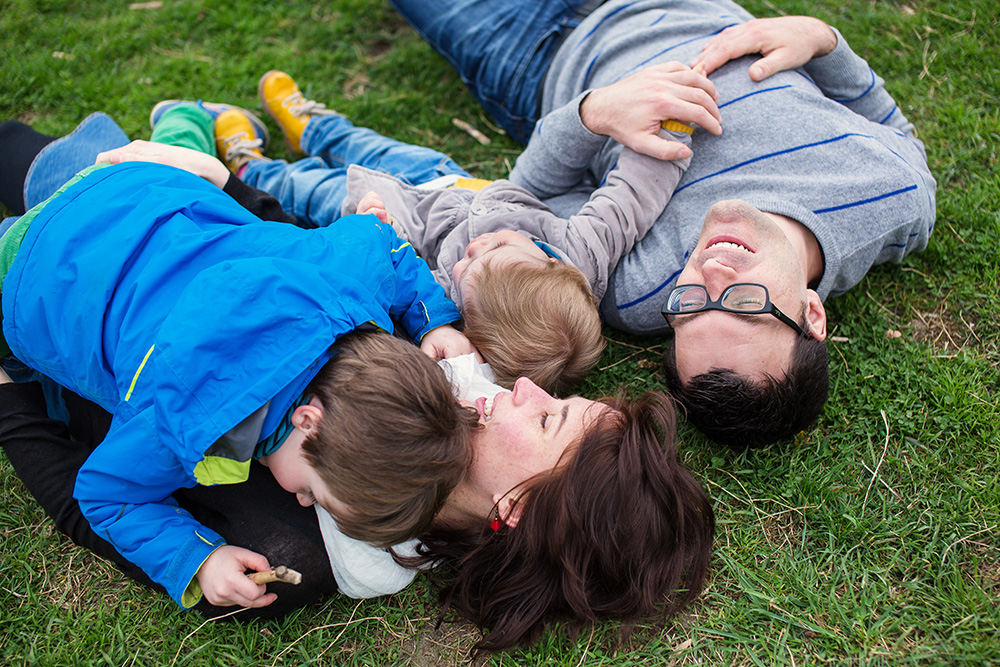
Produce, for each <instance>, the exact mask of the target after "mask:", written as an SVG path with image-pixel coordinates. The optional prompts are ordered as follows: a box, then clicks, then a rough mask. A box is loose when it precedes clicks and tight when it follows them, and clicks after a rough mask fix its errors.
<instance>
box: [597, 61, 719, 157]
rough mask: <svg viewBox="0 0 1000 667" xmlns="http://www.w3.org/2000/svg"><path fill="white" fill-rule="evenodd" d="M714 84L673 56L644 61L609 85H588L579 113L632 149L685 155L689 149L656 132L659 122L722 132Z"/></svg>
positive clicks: (668, 155)
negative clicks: (654, 62) (667, 60)
mask: <svg viewBox="0 0 1000 667" xmlns="http://www.w3.org/2000/svg"><path fill="white" fill-rule="evenodd" d="M718 97H719V95H718V93H717V92H716V90H715V84H713V83H712V82H711V81H709V80H708V78H707V77H705V76H704V75H703V74H701V73H700V72H696V71H694V70H693V69H691V68H690V67H688V66H687V65H682V64H681V63H678V62H670V63H663V64H661V65H654V66H652V67H647V68H646V69H644V70H641V71H639V72H636V73H635V74H632V75H629V76H627V77H625V78H624V79H622V80H621V81H617V82H615V83H613V84H611V85H609V86H605V87H603V88H598V89H596V90H594V91H591V93H590V94H589V95H587V97H586V98H584V100H583V102H582V103H581V104H580V119H581V120H582V121H583V124H584V126H586V128H587V129H588V130H590V131H591V132H593V133H595V134H604V135H607V136H609V137H611V138H613V139H614V140H615V141H617V142H618V143H620V144H624V145H625V146H628V147H629V148H631V149H632V150H634V151H636V152H638V153H643V154H645V155H649V156H651V157H655V158H659V159H661V160H677V159H683V158H686V157H689V156H690V155H691V151H690V149H688V147H687V146H685V145H684V144H682V143H680V142H678V141H667V140H666V139H662V138H660V137H658V136H656V135H657V133H658V132H659V131H660V122H661V121H664V120H677V121H681V122H683V123H688V124H692V123H693V124H697V125H700V126H701V127H703V128H704V129H706V130H707V131H709V132H711V133H712V134H722V122H721V121H722V116H721V115H720V114H719V108H718V107H717V106H716V104H715V101H716V100H717V99H718Z"/></svg>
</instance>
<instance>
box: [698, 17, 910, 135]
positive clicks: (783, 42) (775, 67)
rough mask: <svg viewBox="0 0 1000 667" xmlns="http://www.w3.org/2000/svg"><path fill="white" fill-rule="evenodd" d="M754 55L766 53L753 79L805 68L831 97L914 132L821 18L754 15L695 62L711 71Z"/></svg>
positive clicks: (720, 37)
mask: <svg viewBox="0 0 1000 667" xmlns="http://www.w3.org/2000/svg"><path fill="white" fill-rule="evenodd" d="M754 53H759V54H761V56H762V57H761V58H760V60H757V61H755V62H754V63H753V64H752V65H751V66H750V78H751V79H753V80H754V81H763V80H764V79H766V78H768V77H769V76H771V75H773V74H776V73H777V72H782V71H785V70H791V69H795V68H798V67H802V68H803V69H804V70H805V71H806V73H808V74H809V76H810V77H812V79H813V81H814V82H815V83H816V85H817V86H819V88H820V90H822V91H823V94H824V95H825V96H826V97H828V98H830V99H831V100H833V101H835V102H838V103H840V104H843V105H844V106H846V107H847V108H849V109H850V110H851V111H853V112H854V113H856V114H859V115H861V116H864V117H865V118H867V119H868V120H870V121H872V122H874V123H879V124H882V125H888V126H891V127H895V128H898V129H899V130H901V131H903V132H905V133H906V134H908V135H911V136H912V134H913V125H912V124H911V123H910V122H909V121H907V120H906V118H904V117H903V115H902V114H901V113H900V112H899V109H898V107H897V106H896V103H895V101H894V100H893V99H892V97H891V96H890V95H889V93H888V92H886V90H885V82H884V81H883V80H882V79H881V78H879V76H878V75H876V74H875V72H874V71H873V70H872V69H871V67H869V66H868V63H867V62H865V60H864V59H863V58H861V57H860V56H858V55H857V54H855V53H854V52H853V51H852V50H851V48H850V46H849V45H848V44H847V41H846V40H845V39H844V37H843V35H841V34H840V32H838V31H837V30H836V28H833V27H831V26H829V25H827V24H826V23H824V22H823V21H821V20H819V19H817V18H812V17H810V16H783V17H779V18H767V19H754V20H753V21H748V22H747V23H743V24H741V25H737V26H732V27H730V28H726V29H725V30H723V31H722V32H721V33H719V34H718V35H716V36H715V37H714V38H712V40H711V41H709V42H708V43H707V44H706V45H705V47H704V48H703V50H702V52H701V54H699V55H698V57H697V58H696V59H695V60H694V62H692V63H691V66H692V67H693V68H694V69H696V70H700V71H704V72H705V73H706V74H710V73H711V72H713V71H715V70H716V69H718V68H719V67H721V66H722V65H724V64H725V63H726V62H728V61H730V60H733V59H736V58H740V57H742V56H745V55H749V54H754Z"/></svg>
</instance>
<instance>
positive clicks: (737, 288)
mask: <svg viewBox="0 0 1000 667" xmlns="http://www.w3.org/2000/svg"><path fill="white" fill-rule="evenodd" d="M703 310H723V311H726V312H728V313H739V314H741V315H765V314H766V315H774V316H775V317H777V318H778V319H779V320H781V321H782V322H784V323H785V324H787V325H788V326H790V327H791V328H793V329H795V331H796V332H797V333H798V334H799V335H800V336H804V335H805V332H804V331H802V327H800V326H799V325H798V324H796V322H795V320H793V319H792V318H790V317H788V316H787V315H785V314H784V313H783V312H781V311H780V310H778V307H777V306H776V305H774V304H773V303H771V297H770V296H769V295H768V293H767V288H766V287H764V286H763V285H759V284H757V283H735V284H733V285H730V286H729V287H727V288H726V289H725V291H724V292H723V293H722V296H720V297H719V298H718V299H716V300H715V301H713V300H712V299H710V298H709V296H708V290H707V289H705V286H704V285H678V286H677V287H675V288H673V289H672V290H670V294H668V295H667V302H666V303H665V304H663V308H661V309H660V313H661V314H662V315H663V319H665V320H666V321H667V324H668V325H670V326H671V328H672V327H673V323H672V322H671V321H670V317H671V316H673V315H688V314H691V313H700V312H702V311H703Z"/></svg>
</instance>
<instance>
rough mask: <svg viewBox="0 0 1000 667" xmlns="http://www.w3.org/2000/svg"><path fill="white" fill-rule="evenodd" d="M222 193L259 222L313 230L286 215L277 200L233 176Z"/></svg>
mask: <svg viewBox="0 0 1000 667" xmlns="http://www.w3.org/2000/svg"><path fill="white" fill-rule="evenodd" d="M222 191H223V192H225V193H226V194H227V195H229V196H230V197H232V198H233V199H235V200H236V203H238V204H239V205H240V206H242V207H243V208H245V209H246V210H248V211H250V212H251V213H253V214H254V215H256V216H257V217H258V218H260V219H261V220H271V221H273V222H287V223H289V224H292V225H296V226H298V227H302V228H303V229H313V228H315V227H316V225H314V224H311V223H307V222H304V221H302V220H299V219H298V218H296V217H295V216H294V215H291V214H290V213H286V212H285V209H283V208H281V204H279V203H278V200H277V199H275V198H274V197H272V196H271V195H269V194H268V193H266V192H264V191H263V190H258V189H257V188H255V187H253V186H251V185H247V184H246V183H244V182H243V181H241V180H240V179H239V178H237V177H236V175H235V174H230V175H229V180H228V181H226V185H225V187H224V188H222Z"/></svg>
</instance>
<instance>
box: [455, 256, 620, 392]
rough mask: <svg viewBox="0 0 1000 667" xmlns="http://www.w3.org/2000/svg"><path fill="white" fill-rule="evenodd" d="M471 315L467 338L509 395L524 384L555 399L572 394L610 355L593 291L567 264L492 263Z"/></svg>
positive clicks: (470, 305)
mask: <svg viewBox="0 0 1000 667" xmlns="http://www.w3.org/2000/svg"><path fill="white" fill-rule="evenodd" d="M463 309H464V312H463V317H464V318H465V330H464V332H465V335H466V336H467V337H468V339H469V340H470V341H471V342H472V344H473V345H475V346H476V348H478V349H479V351H480V352H481V353H482V355H483V358H484V359H485V360H486V361H487V362H488V363H489V364H490V366H491V367H492V368H493V372H494V373H495V374H496V377H497V382H498V383H499V384H501V385H503V386H505V387H507V388H510V387H512V386H513V384H514V381H515V380H517V379H518V378H519V377H522V376H524V377H527V378H530V379H531V381H532V382H534V383H535V384H537V385H538V386H539V387H541V388H542V389H544V390H546V391H548V392H552V393H558V392H561V391H564V390H566V389H568V388H570V387H572V386H573V385H575V384H577V383H578V382H580V381H581V380H582V379H583V378H584V376H586V374H587V373H588V371H590V369H591V368H593V366H594V364H596V363H597V359H598V358H599V357H600V356H601V351H602V350H603V349H604V337H603V336H602V335H601V318H600V315H599V314H598V312H597V307H596V306H595V305H594V294H593V292H591V291H590V285H588V283H587V279H586V278H585V277H584V275H583V274H582V273H581V272H580V271H579V269H576V268H575V267H572V266H569V265H567V264H564V263H562V262H558V261H552V262H546V263H545V264H544V265H539V264H536V263H533V262H517V263H512V264H503V265H500V266H497V267H496V268H492V267H491V266H490V263H489V262H485V263H484V264H483V268H482V271H481V272H480V274H479V276H478V279H477V281H476V287H475V291H474V292H473V294H472V298H471V299H469V300H468V301H466V303H464V304H463Z"/></svg>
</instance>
